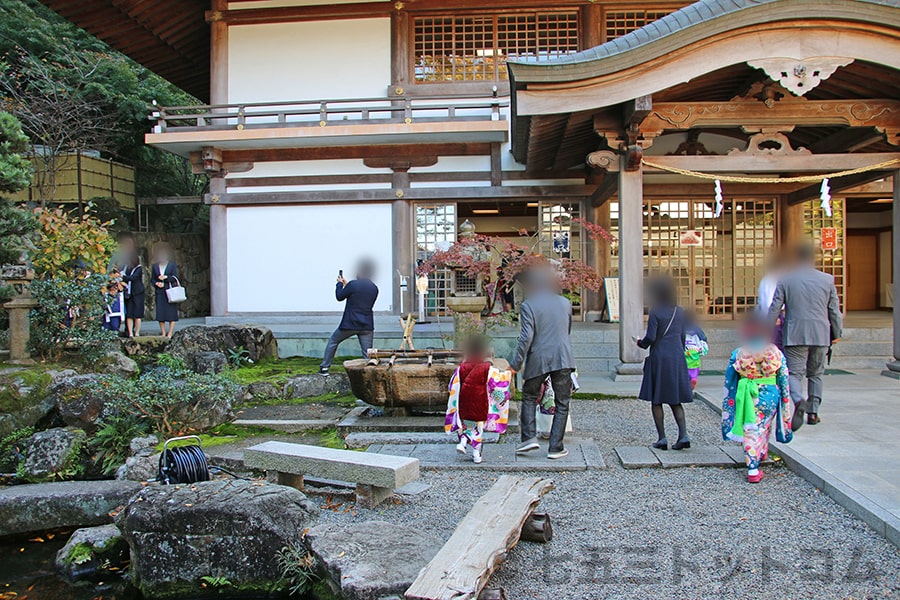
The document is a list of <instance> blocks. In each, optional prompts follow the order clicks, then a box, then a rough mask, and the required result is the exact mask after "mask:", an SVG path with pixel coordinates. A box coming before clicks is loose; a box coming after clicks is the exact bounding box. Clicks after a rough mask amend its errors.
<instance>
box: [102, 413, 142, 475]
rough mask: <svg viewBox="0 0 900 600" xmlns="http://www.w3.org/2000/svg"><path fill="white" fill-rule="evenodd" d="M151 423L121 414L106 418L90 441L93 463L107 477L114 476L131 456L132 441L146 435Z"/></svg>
mask: <svg viewBox="0 0 900 600" xmlns="http://www.w3.org/2000/svg"><path fill="white" fill-rule="evenodd" d="M149 429H150V428H149V423H147V422H146V421H143V420H141V419H138V418H137V417H135V416H134V415H127V414H119V415H113V416H111V417H107V418H105V419H104V420H103V421H102V422H101V424H100V429H98V430H97V432H96V433H95V434H94V436H93V437H92V438H91V439H90V440H88V449H89V450H90V451H91V452H92V453H93V461H94V463H95V464H97V465H99V466H100V471H101V472H102V473H103V474H104V475H107V476H111V475H114V474H115V472H116V469H117V468H119V465H121V464H123V463H124V462H125V459H126V458H128V457H129V456H130V455H131V440H132V439H134V438H136V437H140V436H142V435H146V434H147V432H148V431H149Z"/></svg>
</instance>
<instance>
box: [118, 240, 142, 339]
mask: <svg viewBox="0 0 900 600" xmlns="http://www.w3.org/2000/svg"><path fill="white" fill-rule="evenodd" d="M122 281H123V282H124V283H125V285H126V286H128V287H127V288H126V290H125V331H126V332H127V333H128V337H138V336H139V335H141V319H143V318H144V302H145V298H146V289H145V288H144V267H143V266H142V265H141V257H140V256H139V255H138V253H137V252H136V251H132V252H131V255H130V256H129V258H128V264H127V265H126V266H125V269H124V270H123V271H122Z"/></svg>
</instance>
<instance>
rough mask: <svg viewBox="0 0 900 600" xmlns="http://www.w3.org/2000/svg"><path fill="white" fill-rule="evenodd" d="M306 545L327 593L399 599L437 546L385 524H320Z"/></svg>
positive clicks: (355, 599) (350, 598)
mask: <svg viewBox="0 0 900 600" xmlns="http://www.w3.org/2000/svg"><path fill="white" fill-rule="evenodd" d="M306 541H307V544H308V545H309V548H310V551H311V552H312V553H313V555H314V556H315V557H316V559H317V560H318V564H319V568H320V570H321V571H322V575H323V576H324V577H325V580H326V582H327V583H328V585H329V587H330V588H331V590H332V591H333V592H334V593H335V594H336V595H338V597H340V598H346V599H347V600H378V599H379V598H384V597H386V596H392V595H395V594H396V595H398V596H400V597H402V596H403V592H405V591H406V589H407V588H408V587H409V586H410V585H411V584H412V582H413V580H415V578H416V577H417V576H418V575H419V571H420V570H422V567H424V566H425V565H426V564H428V562H429V561H430V560H431V559H432V558H433V557H434V555H435V554H437V551H438V550H439V549H440V548H441V545H442V544H441V542H440V541H439V540H438V539H437V538H435V537H434V536H431V535H429V534H426V533H424V532H423V531H422V530H421V529H418V528H413V527H405V526H403V525H397V524H396V523H387V522H384V521H366V522H364V523H359V524H356V525H349V526H345V527H341V526H334V525H321V526H319V527H314V528H313V529H312V530H310V531H309V532H308V533H307V536H306Z"/></svg>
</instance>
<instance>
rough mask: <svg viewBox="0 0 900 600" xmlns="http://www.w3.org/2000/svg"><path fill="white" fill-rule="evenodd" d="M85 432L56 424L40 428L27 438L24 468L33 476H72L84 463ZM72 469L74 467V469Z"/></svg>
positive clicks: (31, 477) (41, 477) (27, 475)
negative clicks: (48, 427) (82, 458)
mask: <svg viewBox="0 0 900 600" xmlns="http://www.w3.org/2000/svg"><path fill="white" fill-rule="evenodd" d="M85 437H86V436H85V433H84V431H82V430H81V429H64V428H61V427H56V428H53V429H47V430H46V431H39V432H37V433H35V434H34V435H32V436H31V437H30V438H29V439H28V441H27V442H25V463H24V465H23V470H24V471H25V475H26V477H28V478H29V479H31V480H41V479H48V478H51V477H58V478H68V477H70V476H71V475H73V474H74V470H75V469H77V468H78V467H79V466H80V462H81V447H82V445H83V444H84V440H85ZM69 471H72V472H71V473H70V472H69Z"/></svg>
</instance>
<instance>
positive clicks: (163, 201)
mask: <svg viewBox="0 0 900 600" xmlns="http://www.w3.org/2000/svg"><path fill="white" fill-rule="evenodd" d="M135 203H136V204H137V205H138V206H175V205H179V204H202V203H203V198H201V197H200V196H157V197H155V198H135Z"/></svg>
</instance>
